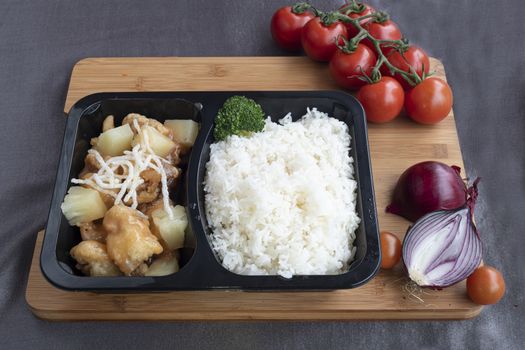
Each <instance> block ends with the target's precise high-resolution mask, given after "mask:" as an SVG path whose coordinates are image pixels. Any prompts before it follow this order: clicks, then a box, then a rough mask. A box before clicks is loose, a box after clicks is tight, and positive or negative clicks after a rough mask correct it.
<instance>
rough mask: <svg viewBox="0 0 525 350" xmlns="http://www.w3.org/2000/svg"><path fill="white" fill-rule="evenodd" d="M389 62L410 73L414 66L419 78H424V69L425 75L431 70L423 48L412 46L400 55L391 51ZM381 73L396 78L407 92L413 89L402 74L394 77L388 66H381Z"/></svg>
mask: <svg viewBox="0 0 525 350" xmlns="http://www.w3.org/2000/svg"><path fill="white" fill-rule="evenodd" d="M388 61H389V62H390V63H391V64H392V65H393V66H394V67H396V68H398V69H401V70H403V71H405V72H408V73H410V66H412V67H413V68H414V70H415V71H416V73H417V75H419V77H421V76H423V68H424V72H425V74H427V73H428V71H429V69H430V61H429V59H428V56H427V54H426V52H425V51H423V49H422V48H420V47H417V46H413V45H410V46H409V47H408V50H406V51H405V52H404V53H400V52H399V51H396V50H392V51H390V53H389V56H388ZM381 73H383V75H388V76H393V77H394V78H396V80H397V81H399V83H401V86H403V88H404V89H405V90H407V89H410V88H411V86H410V84H409V83H408V82H407V81H406V80H405V79H403V77H402V76H401V74H399V73H396V74H394V75H392V73H390V69H388V67H387V66H386V64H384V65H382V66H381Z"/></svg>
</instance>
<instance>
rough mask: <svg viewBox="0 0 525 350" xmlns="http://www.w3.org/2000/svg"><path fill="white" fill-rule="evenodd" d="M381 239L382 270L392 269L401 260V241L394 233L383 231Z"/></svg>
mask: <svg viewBox="0 0 525 350" xmlns="http://www.w3.org/2000/svg"><path fill="white" fill-rule="evenodd" d="M380 238H381V268H382V269H391V268H392V267H394V266H396V264H397V263H398V262H399V259H401V241H400V240H399V238H397V236H396V235H395V234H393V233H390V232H387V231H383V232H381V235H380Z"/></svg>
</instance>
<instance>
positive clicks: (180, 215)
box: [151, 205, 188, 250]
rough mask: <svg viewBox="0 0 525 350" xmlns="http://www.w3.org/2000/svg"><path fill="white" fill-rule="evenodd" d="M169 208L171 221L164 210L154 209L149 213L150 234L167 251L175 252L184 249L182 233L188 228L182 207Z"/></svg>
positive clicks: (184, 210)
mask: <svg viewBox="0 0 525 350" xmlns="http://www.w3.org/2000/svg"><path fill="white" fill-rule="evenodd" d="M170 208H171V210H172V212H173V218H172V219H170V217H169V216H168V213H166V211H165V210H164V208H159V209H156V210H154V211H153V212H152V213H151V218H152V221H153V225H152V232H153V234H154V235H156V236H157V237H158V238H160V239H161V240H162V243H164V245H166V247H167V248H168V249H169V250H175V249H179V248H182V247H184V231H185V230H186V226H188V219H187V217H186V209H185V208H184V207H183V206H180V205H177V206H175V207H170Z"/></svg>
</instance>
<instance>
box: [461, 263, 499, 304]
mask: <svg viewBox="0 0 525 350" xmlns="http://www.w3.org/2000/svg"><path fill="white" fill-rule="evenodd" d="M467 294H468V296H469V298H470V299H471V300H472V301H473V302H475V303H476V304H480V305H490V304H496V303H497V302H498V301H500V299H501V298H502V297H503V294H505V281H504V280H503V276H501V273H500V272H499V271H498V270H496V269H495V268H493V267H490V266H481V267H478V268H477V269H476V270H475V271H474V273H473V274H472V275H470V276H469V278H467Z"/></svg>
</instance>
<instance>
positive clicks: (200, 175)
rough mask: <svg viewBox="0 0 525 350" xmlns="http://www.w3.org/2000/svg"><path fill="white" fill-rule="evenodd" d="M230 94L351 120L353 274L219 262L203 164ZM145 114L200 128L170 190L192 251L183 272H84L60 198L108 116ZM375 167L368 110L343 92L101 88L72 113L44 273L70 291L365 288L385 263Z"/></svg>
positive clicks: (280, 108)
mask: <svg viewBox="0 0 525 350" xmlns="http://www.w3.org/2000/svg"><path fill="white" fill-rule="evenodd" d="M233 95H244V96H246V97H249V98H252V99H254V100H256V101H257V102H258V103H259V104H261V106H262V107H263V109H264V111H265V112H266V113H267V114H269V115H271V116H272V119H274V120H277V119H280V118H282V117H283V116H284V115H286V114H287V113H288V112H292V115H293V118H294V119H296V118H299V117H301V116H302V115H303V114H304V113H305V111H306V108H307V107H316V108H317V109H318V110H320V111H323V112H327V113H329V114H330V116H332V117H334V118H337V119H340V120H342V121H344V122H345V123H347V124H348V126H349V130H350V134H351V136H352V145H351V151H350V153H351V156H352V157H353V158H354V172H355V174H354V176H355V178H356V180H357V182H358V189H357V206H356V208H357V211H358V215H359V217H360V218H361V223H360V225H359V227H358V229H357V231H356V240H355V242H354V244H355V245H356V246H357V251H356V254H355V259H354V261H353V262H352V263H351V265H350V269H349V271H348V272H346V273H343V274H339V275H304V276H303V275H302V276H294V277H293V278H290V279H286V278H283V277H280V276H243V275H238V274H235V273H232V272H229V271H228V270H226V269H225V268H224V267H222V265H221V263H220V261H219V260H218V258H217V256H216V255H215V253H214V251H213V250H212V249H211V247H210V244H209V241H208V236H209V235H210V230H209V228H208V225H207V222H206V215H205V212H204V193H203V192H204V191H203V185H202V183H203V179H204V171H205V164H206V162H207V161H208V159H209V148H210V144H211V143H213V141H214V140H213V136H212V134H213V133H212V130H213V120H214V118H215V115H216V113H217V110H218V109H219V108H220V106H221V105H222V104H223V103H224V101H225V100H226V99H227V98H228V97H230V96H233ZM132 112H134V113H140V114H143V115H146V116H148V117H153V118H155V119H157V120H159V121H164V120H165V119H193V120H195V121H198V122H200V123H201V130H200V132H199V135H198V137H197V140H196V141H195V145H194V147H193V149H192V152H191V155H190V159H189V164H188V167H187V171H186V175H185V179H184V181H183V182H182V183H181V184H179V186H178V190H177V191H176V193H174V194H172V196H173V197H174V200H175V202H176V203H178V204H182V205H185V206H186V208H187V211H188V218H189V224H190V228H191V231H192V232H193V235H194V239H195V241H196V248H195V250H188V249H187V250H185V251H184V252H183V254H182V259H181V260H182V261H181V269H180V271H179V272H177V273H175V274H172V275H169V276H162V277H125V276H122V277H88V276H83V275H82V274H81V273H80V272H79V271H78V270H77V269H76V268H75V261H74V260H73V259H72V258H71V257H70V255H69V250H70V249H71V248H72V247H73V246H74V245H75V244H77V243H78V242H79V241H80V233H79V231H78V228H76V227H71V226H69V224H68V222H67V220H66V219H65V217H64V216H63V215H62V212H61V210H60V204H61V203H62V201H63V199H64V196H65V194H66V192H67V190H68V188H69V187H70V180H71V178H73V177H76V176H77V175H78V173H79V172H80V170H81V169H82V167H83V161H84V157H85V155H86V154H87V150H88V149H89V147H90V144H89V140H90V139H91V138H92V137H95V136H97V135H98V134H99V133H100V132H101V130H102V121H103V119H104V117H105V116H107V115H109V114H113V115H114V116H115V122H116V123H117V124H118V123H120V122H121V120H122V118H123V117H125V116H126V115H127V114H128V113H132ZM376 216H377V215H376V208H375V199H374V190H373V181H372V173H371V169H370V156H369V150H368V139H367V129H366V121H365V117H364V112H363V109H362V107H361V105H360V104H359V102H358V101H357V100H356V99H355V98H354V97H352V96H351V95H348V94H345V93H343V92H338V91H315V92H305V91H301V92H273V91H264V92H245V91H235V92H139V93H99V94H93V95H89V96H87V97H84V98H83V99H81V100H80V101H78V102H77V103H76V104H75V105H74V106H73V107H72V108H71V111H70V112H69V117H68V120H67V125H66V130H65V136H64V142H63V145H62V152H61V155H60V163H59V167H58V172H57V178H56V182H55V188H54V192H53V198H52V202H51V208H50V211H49V217H48V222H47V227H46V232H45V236H44V241H43V245H42V253H41V257H40V266H41V269H42V272H43V274H44V276H45V277H46V278H47V279H48V280H49V281H50V282H51V283H52V284H54V285H55V286H57V287H59V288H63V289H68V290H90V291H106V292H110V291H115V292H117V291H135V292H142V291H169V290H207V289H232V290H298V291H304V290H335V289H348V288H354V287H357V286H360V285H362V284H364V283H366V282H367V281H369V280H370V279H371V278H372V277H373V276H374V275H375V274H376V273H377V271H378V269H379V264H380V260H381V258H380V250H379V235H378V228H377V219H376Z"/></svg>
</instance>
